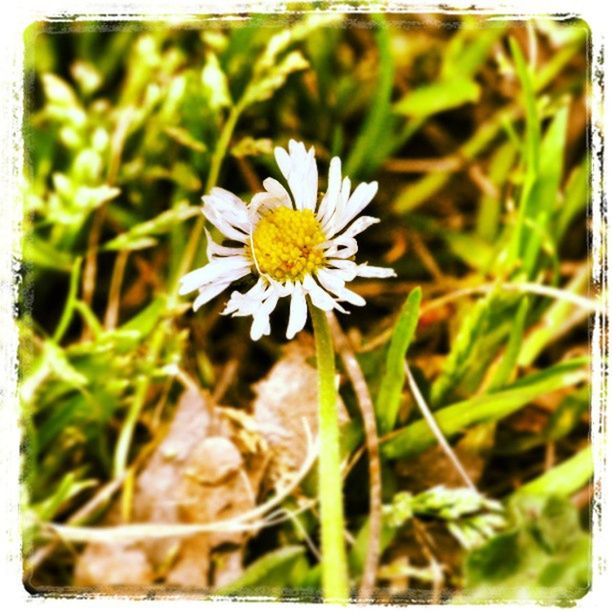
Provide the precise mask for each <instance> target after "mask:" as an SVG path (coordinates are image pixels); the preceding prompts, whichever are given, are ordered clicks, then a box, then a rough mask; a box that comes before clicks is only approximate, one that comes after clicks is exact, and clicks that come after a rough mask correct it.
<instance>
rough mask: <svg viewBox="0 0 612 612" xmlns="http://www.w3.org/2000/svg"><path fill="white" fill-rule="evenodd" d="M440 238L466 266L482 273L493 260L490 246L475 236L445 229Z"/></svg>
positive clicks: (492, 251)
mask: <svg viewBox="0 0 612 612" xmlns="http://www.w3.org/2000/svg"><path fill="white" fill-rule="evenodd" d="M440 237H441V238H442V239H443V240H444V241H445V242H446V244H448V247H449V249H450V250H451V251H452V252H453V253H454V254H455V255H456V256H457V257H459V258H460V259H461V260H463V261H464V262H465V263H466V264H467V265H468V266H470V267H471V268H474V269H475V270H481V271H484V270H486V269H487V268H488V266H489V263H490V261H491V260H492V258H493V254H494V250H493V248H492V247H491V245H490V244H489V243H488V242H486V241H485V240H483V239H482V238H481V237H480V236H478V235H477V234H467V233H463V232H455V231H453V230H449V229H445V230H443V231H441V232H440Z"/></svg>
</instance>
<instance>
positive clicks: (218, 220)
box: [202, 196, 250, 243]
mask: <svg viewBox="0 0 612 612" xmlns="http://www.w3.org/2000/svg"><path fill="white" fill-rule="evenodd" d="M203 199H204V207H203V209H202V212H203V213H204V216H205V217H206V218H207V219H208V220H209V221H210V222H211V223H212V224H213V225H214V226H215V227H216V228H217V229H218V230H219V231H220V232H221V233H222V234H223V235H225V236H227V237H228V238H229V239H230V240H236V241H237V242H243V243H244V242H246V241H247V239H248V234H249V231H250V224H249V229H248V230H244V231H243V230H240V229H237V228H236V227H234V225H233V224H232V223H231V222H230V221H229V220H228V219H227V218H225V217H224V216H223V214H222V213H221V212H219V211H218V210H217V209H216V208H215V207H214V204H213V203H212V202H211V200H210V199H208V196H204V198H203Z"/></svg>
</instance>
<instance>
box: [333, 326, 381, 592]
mask: <svg viewBox="0 0 612 612" xmlns="http://www.w3.org/2000/svg"><path fill="white" fill-rule="evenodd" d="M328 319H329V323H330V326H331V330H332V335H333V337H334V344H335V345H336V347H337V349H338V352H339V353H340V357H341V359H342V363H343V364H344V368H345V369H346V372H347V374H348V377H349V379H350V381H351V384H352V385H353V389H354V390H355V395H356V396H357V404H358V405H359V409H360V411H361V416H362V418H363V428H364V431H365V438H366V446H367V449H368V460H369V461H368V469H369V475H370V528H369V532H368V550H367V554H366V560H365V563H364V569H363V578H362V580H361V586H360V588H359V599H360V600H364V601H368V600H370V599H371V597H372V593H373V591H374V586H375V583H376V575H377V573H378V563H379V560H380V532H381V521H382V506H381V503H382V502H381V495H382V484H381V475H380V457H379V454H378V432H377V430H376V416H375V413H374V404H373V403H372V398H371V397H370V391H369V389H368V385H367V383H366V381H365V378H364V376H363V372H362V371H361V367H360V366H359V362H358V361H357V359H356V357H355V353H354V352H353V350H352V349H351V346H350V343H349V340H348V338H347V337H346V336H345V335H344V333H343V331H342V329H341V327H340V325H339V324H338V321H337V320H336V318H335V317H334V316H333V314H329V315H328Z"/></svg>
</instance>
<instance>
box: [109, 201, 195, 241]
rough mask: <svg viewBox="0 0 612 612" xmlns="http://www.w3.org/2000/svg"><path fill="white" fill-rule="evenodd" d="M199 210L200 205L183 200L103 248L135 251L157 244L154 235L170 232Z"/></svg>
mask: <svg viewBox="0 0 612 612" xmlns="http://www.w3.org/2000/svg"><path fill="white" fill-rule="evenodd" d="M199 212H200V207H199V206H189V204H187V202H182V203H180V204H177V205H176V206H175V207H174V208H172V209H170V210H166V211H164V212H163V213H161V214H159V215H157V217H154V218H153V219H151V220H149V221H144V222H143V223H139V224H138V225H134V226H133V227H132V228H130V229H129V230H128V231H127V232H124V233H123V234H119V236H117V237H116V238H113V239H112V240H109V241H108V242H107V243H106V244H104V246H103V247H102V249H103V250H105V251H124V250H128V251H135V250H138V249H142V248H147V247H149V246H153V245H155V244H156V240H155V239H154V238H153V236H158V235H160V234H165V233H167V232H169V231H170V230H172V228H173V227H174V226H175V225H176V224H178V223H182V222H183V221H185V220H187V219H191V218H192V217H195V216H196V215H197V214H198V213H199Z"/></svg>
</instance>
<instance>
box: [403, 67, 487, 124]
mask: <svg viewBox="0 0 612 612" xmlns="http://www.w3.org/2000/svg"><path fill="white" fill-rule="evenodd" d="M479 98H480V86H479V85H478V83H476V82H474V81H472V80H471V79H466V78H462V77H459V78H453V79H449V80H446V81H439V82H436V83H431V84H428V85H423V86H422V87H419V88H418V89H415V90H413V91H411V92H409V93H407V94H406V95H405V96H404V97H403V98H402V99H401V100H400V101H399V102H397V103H396V104H395V105H394V107H393V110H394V111H395V112H396V113H398V114H400V115H404V116H406V117H413V118H422V117H429V116H430V115H435V114H436V113H440V112H443V111H446V110H450V109H453V108H457V107H458V106H463V105H464V104H468V103H473V102H477V101H478V100H479Z"/></svg>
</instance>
